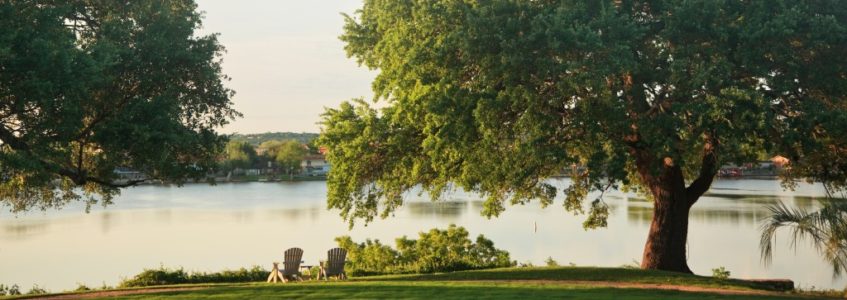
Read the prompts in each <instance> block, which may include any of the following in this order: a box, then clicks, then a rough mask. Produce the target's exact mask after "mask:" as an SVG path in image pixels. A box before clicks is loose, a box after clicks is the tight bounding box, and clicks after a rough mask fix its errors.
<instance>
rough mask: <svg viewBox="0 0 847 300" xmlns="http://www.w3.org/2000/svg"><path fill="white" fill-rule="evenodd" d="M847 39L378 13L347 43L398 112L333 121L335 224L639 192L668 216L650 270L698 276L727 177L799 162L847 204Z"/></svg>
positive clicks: (526, 5)
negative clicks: (697, 261) (433, 209)
mask: <svg viewBox="0 0 847 300" xmlns="http://www.w3.org/2000/svg"><path fill="white" fill-rule="evenodd" d="M845 26H847V2H844V1H838V0H831V1H825V0H821V1H797V0H766V1H765V0H762V1H728V0H727V1H721V0H699V1H698V0H693V1H692V0H687V1H681V0H652V1H633V0H622V1H611V0H608V1H582V0H558V1H557V0H543V1H542V0H539V1H526V0H489V1H482V0H467V1H458V0H444V1H414V0H405V1H401V0H366V1H365V3H364V7H363V8H362V9H361V10H360V11H358V12H357V13H356V14H355V15H354V16H352V17H349V16H348V18H347V23H346V26H345V28H344V29H345V32H344V34H343V36H342V37H341V39H342V40H343V41H345V42H346V50H347V52H348V54H349V55H350V56H351V57H354V58H355V59H356V60H357V61H358V62H359V63H361V64H363V65H365V66H367V67H369V68H371V69H375V70H378V71H379V74H378V76H377V77H376V79H375V81H374V82H373V89H374V91H375V94H376V95H375V99H376V100H377V101H386V103H387V104H385V105H383V107H382V108H379V109H376V108H372V107H371V106H370V105H369V104H368V103H367V102H365V101H362V100H356V101H354V102H353V103H344V104H342V105H341V107H340V108H337V109H330V110H328V111H327V112H326V114H325V115H324V121H323V125H324V128H323V132H322V136H321V137H320V142H321V144H322V145H325V146H326V147H327V149H328V151H329V154H328V160H329V161H330V163H331V164H332V166H333V167H332V170H331V171H330V173H329V178H328V180H329V182H328V184H329V192H328V193H329V195H328V202H329V206H330V207H332V208H337V209H340V211H341V215H342V216H343V217H344V218H346V219H347V220H349V221H350V222H351V226H352V222H353V220H355V219H359V218H361V219H364V220H366V221H371V220H372V219H373V218H374V217H375V216H376V215H378V214H381V215H382V216H383V217H385V216H386V215H389V214H390V212H392V211H393V210H394V209H395V208H397V207H398V206H400V205H402V203H403V198H402V195H403V194H404V192H407V191H409V190H410V189H412V188H413V187H416V186H421V187H423V189H424V190H425V191H427V192H428V193H429V194H430V195H433V197H435V198H438V197H439V196H440V195H441V194H442V192H444V191H445V190H447V189H450V188H454V187H460V188H463V189H465V190H469V191H475V192H478V193H480V194H482V195H484V197H487V200H486V202H485V205H484V211H483V213H484V214H486V215H488V216H496V215H497V214H498V213H500V212H501V211H503V210H504V207H505V203H507V202H508V203H512V204H515V203H524V202H526V201H530V200H533V199H538V200H539V201H541V203H543V204H544V205H547V204H550V203H552V202H553V200H554V198H555V197H556V195H557V193H558V191H557V190H556V188H555V187H553V186H551V185H550V184H549V183H548V181H545V179H547V178H549V177H551V176H553V175H556V174H559V173H561V172H562V171H563V170H572V171H571V172H572V176H573V177H572V180H573V185H571V186H570V187H568V188H566V189H565V190H564V191H563V194H564V195H565V197H564V198H565V200H564V207H565V208H566V209H567V210H568V211H570V212H575V213H583V212H584V211H585V208H584V206H586V205H584V201H585V200H586V198H587V195H588V194H589V192H591V191H598V190H605V189H609V188H616V187H626V188H630V189H636V190H638V191H640V192H641V193H644V194H646V195H648V196H649V197H650V198H651V200H652V201H653V207H654V208H653V221H652V224H651V226H650V231H649V233H648V238H647V243H646V245H645V248H644V254H643V259H642V261H641V266H642V268H645V269H662V270H671V271H679V272H691V270H690V269H689V267H688V265H687V257H686V242H687V234H688V215H689V210H690V209H691V206H692V205H694V204H695V203H696V202H697V200H698V199H699V198H700V197H701V196H702V195H703V194H704V193H705V192H706V191H707V190H708V189H709V187H710V185H711V184H712V180H713V179H714V177H715V175H716V172H717V171H718V169H719V166H721V165H723V164H726V163H736V164H742V163H748V162H756V161H757V158H758V157H759V155H760V154H761V153H768V154H771V155H782V156H784V157H787V158H789V159H790V161H791V164H790V171H789V172H787V173H786V174H785V176H786V178H785V180H786V183H790V182H792V181H791V180H794V179H797V178H805V179H807V180H814V181H822V182H824V183H826V185H827V187H830V188H843V187H844V183H845V176H847V175H845V170H847V129H845V128H847V98H845V97H847V55H845V53H847V27H845ZM587 200H590V201H591V202H590V204H588V205H587V207H588V212H587V213H588V217H587V220H586V223H585V226H586V227H597V226H605V218H606V216H607V215H608V207H607V206H606V205H605V203H604V202H603V200H602V198H599V199H587ZM716 242H719V241H716Z"/></svg>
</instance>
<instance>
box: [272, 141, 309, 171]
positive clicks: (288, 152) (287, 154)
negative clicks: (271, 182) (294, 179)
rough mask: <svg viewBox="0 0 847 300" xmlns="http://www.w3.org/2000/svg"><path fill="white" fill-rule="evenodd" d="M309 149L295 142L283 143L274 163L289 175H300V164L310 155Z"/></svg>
mask: <svg viewBox="0 0 847 300" xmlns="http://www.w3.org/2000/svg"><path fill="white" fill-rule="evenodd" d="M308 151H309V149H308V148H306V146H305V145H303V144H301V143H300V142H298V141H295V140H287V141H283V142H282V144H281V145H280V147H279V148H278V149H277V151H276V156H275V157H274V161H276V163H277V165H278V166H279V167H280V168H282V169H283V170H286V171H287V172H288V173H299V172H300V163H301V162H302V161H303V158H304V157H305V156H306V154H308Z"/></svg>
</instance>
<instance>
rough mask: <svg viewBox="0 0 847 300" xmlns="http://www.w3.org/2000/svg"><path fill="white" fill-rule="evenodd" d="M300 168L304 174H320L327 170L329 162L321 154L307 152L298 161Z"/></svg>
mask: <svg viewBox="0 0 847 300" xmlns="http://www.w3.org/2000/svg"><path fill="white" fill-rule="evenodd" d="M300 168H301V169H302V170H303V173H304V174H306V175H312V176H322V175H326V173H327V172H329V163H328V162H327V161H326V156H324V155H323V154H308V155H306V156H305V157H303V160H302V161H301V162H300Z"/></svg>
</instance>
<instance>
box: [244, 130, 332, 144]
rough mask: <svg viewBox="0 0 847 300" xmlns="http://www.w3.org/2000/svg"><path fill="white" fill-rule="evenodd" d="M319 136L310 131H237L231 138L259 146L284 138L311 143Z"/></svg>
mask: <svg viewBox="0 0 847 300" xmlns="http://www.w3.org/2000/svg"><path fill="white" fill-rule="evenodd" d="M317 137H318V134H317V133H308V132H301V133H297V132H265V133H251V134H240V133H236V134H233V135H231V136H230V140H237V141H245V142H247V143H249V144H250V145H253V147H258V146H259V145H261V144H262V143H264V142H267V141H283V140H296V141H299V142H301V143H303V144H309V143H311V142H312V141H313V140H315V138H317Z"/></svg>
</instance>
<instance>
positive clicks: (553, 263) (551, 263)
mask: <svg viewBox="0 0 847 300" xmlns="http://www.w3.org/2000/svg"><path fill="white" fill-rule="evenodd" d="M544 263H545V264H547V266H548V267H558V266H559V262H557V261H556V260H554V259H553V257H552V256H548V257H547V259H546V260H544Z"/></svg>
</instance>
